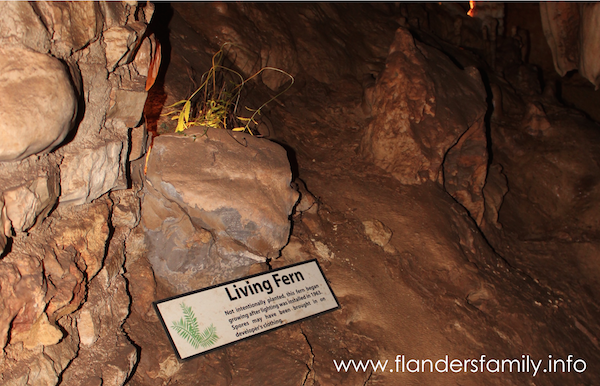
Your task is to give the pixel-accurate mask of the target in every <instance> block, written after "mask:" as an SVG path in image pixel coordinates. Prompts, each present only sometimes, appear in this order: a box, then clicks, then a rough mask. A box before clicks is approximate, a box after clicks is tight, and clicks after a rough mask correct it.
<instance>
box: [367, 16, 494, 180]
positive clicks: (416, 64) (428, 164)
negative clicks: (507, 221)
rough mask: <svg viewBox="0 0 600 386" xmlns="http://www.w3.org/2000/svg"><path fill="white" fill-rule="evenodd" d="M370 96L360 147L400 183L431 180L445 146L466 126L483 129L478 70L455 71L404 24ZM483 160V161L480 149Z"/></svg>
mask: <svg viewBox="0 0 600 386" xmlns="http://www.w3.org/2000/svg"><path fill="white" fill-rule="evenodd" d="M371 98H372V102H371V105H372V106H373V111H372V116H373V120H372V121H371V123H370V124H369V127H368V129H367V131H366V134H365V138H364V140H363V142H362V144H361V151H362V153H363V154H364V155H365V157H366V158H367V159H368V160H369V161H371V162H373V163H375V164H376V165H377V166H379V167H381V168H382V169H384V170H386V171H388V172H390V173H392V175H394V176H395V177H396V178H398V180H399V181H401V182H402V183H405V184H418V183H422V182H425V181H427V180H429V181H436V180H437V179H438V176H439V174H440V173H441V169H442V163H443V161H444V156H445V154H446V152H447V151H448V149H449V148H450V147H452V146H453V145H454V144H455V143H456V142H457V141H458V139H459V138H460V137H461V136H462V135H463V133H465V132H466V131H467V130H468V129H469V128H470V127H472V126H474V125H476V126H477V127H478V128H479V131H480V132H481V131H482V128H483V119H484V115H485V112H486V103H485V90H484V87H483V83H482V82H481V77H480V75H479V73H478V71H477V70H476V69H475V68H472V67H471V68H466V69H465V70H461V69H459V68H458V67H457V66H456V65H455V64H454V63H452V62H451V60H450V59H449V58H448V57H446V56H445V55H444V54H443V53H442V52H440V51H437V50H435V49H433V48H431V47H427V46H424V45H423V44H421V43H419V42H416V41H415V40H414V38H413V36H412V35H411V34H410V32H408V30H406V29H404V28H400V29H398V30H397V31H396V36H395V39H394V42H393V43H392V46H391V47H390V52H389V56H388V58H387V60H386V69H385V70H384V71H383V72H382V73H381V76H380V77H379V79H378V82H377V85H376V86H375V90H374V91H373V96H372V97H371ZM473 130H476V128H474V129H473ZM467 137H472V134H471V135H467ZM459 146H460V145H459ZM484 150H485V146H484ZM480 153H481V151H480ZM482 158H483V161H484V162H483V164H485V158H486V157H485V151H484V154H483V157H482ZM480 163H481V162H480ZM475 178H476V179H477V177H475ZM479 180H480V181H479V182H478V183H476V184H475V185H481V178H479ZM477 188H478V187H477V186H474V189H475V190H476V189H477ZM479 189H481V187H479Z"/></svg>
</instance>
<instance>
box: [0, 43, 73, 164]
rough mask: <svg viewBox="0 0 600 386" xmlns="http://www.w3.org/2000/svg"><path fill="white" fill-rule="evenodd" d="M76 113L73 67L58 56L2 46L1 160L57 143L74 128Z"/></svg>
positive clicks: (20, 156) (25, 154)
mask: <svg viewBox="0 0 600 386" xmlns="http://www.w3.org/2000/svg"><path fill="white" fill-rule="evenodd" d="M76 112H77V97H76V94H75V90H74V88H73V84H72V82H71V77H70V74H69V71H68V70H67V68H66V67H65V66H64V65H63V64H62V63H61V62H60V61H59V60H58V59H56V58H53V57H52V56H49V55H45V54H41V53H38V52H33V51H30V50H29V49H26V48H22V47H16V46H2V47H0V136H1V137H2V143H0V161H18V160H22V159H23V158H26V157H28V156H30V155H32V154H37V153H40V152H43V151H45V150H51V149H52V148H54V147H56V146H57V145H59V144H60V143H61V142H62V141H63V140H64V139H65V137H66V136H67V134H68V132H69V130H71V128H72V127H73V124H74V120H75V115H76Z"/></svg>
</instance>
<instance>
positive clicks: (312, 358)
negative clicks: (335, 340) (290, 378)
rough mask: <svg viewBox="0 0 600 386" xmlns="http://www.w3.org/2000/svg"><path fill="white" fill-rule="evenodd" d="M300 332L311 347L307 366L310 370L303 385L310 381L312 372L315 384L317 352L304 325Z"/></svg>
mask: <svg viewBox="0 0 600 386" xmlns="http://www.w3.org/2000/svg"><path fill="white" fill-rule="evenodd" d="M300 332H301V333H302V335H303V336H304V339H305V340H306V344H308V347H309V348H310V361H309V362H308V363H307V364H306V368H307V369H308V372H307V373H306V376H305V377H304V380H303V381H302V386H304V385H306V382H308V377H309V376H310V375H311V373H312V374H313V384H314V380H315V375H314V369H313V366H314V364H315V352H314V351H313V347H312V345H311V344H310V341H309V340H308V336H306V334H305V333H304V330H303V329H302V326H300Z"/></svg>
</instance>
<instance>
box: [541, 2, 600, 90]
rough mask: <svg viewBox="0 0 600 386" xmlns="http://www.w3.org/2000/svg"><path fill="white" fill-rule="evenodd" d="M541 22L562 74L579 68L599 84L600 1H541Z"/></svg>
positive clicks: (596, 84) (556, 67)
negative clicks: (579, 2) (580, 2)
mask: <svg viewBox="0 0 600 386" xmlns="http://www.w3.org/2000/svg"><path fill="white" fill-rule="evenodd" d="M540 12H541V16H542V26H543V28H544V35H546V40H547V41H548V45H549V46H550V49H551V50H552V57H553V59H554V68H555V69H556V72H558V73H559V74H560V76H564V75H565V74H566V73H567V72H569V71H571V70H574V69H578V70H579V72H580V73H581V75H582V76H583V77H585V78H586V79H588V80H589V81H590V82H592V83H593V84H594V85H595V86H596V89H598V87H600V59H598V50H600V37H599V36H600V24H599V20H600V5H599V4H597V3H586V4H578V3H562V2H556V3H552V2H550V3H545V2H544V3H540Z"/></svg>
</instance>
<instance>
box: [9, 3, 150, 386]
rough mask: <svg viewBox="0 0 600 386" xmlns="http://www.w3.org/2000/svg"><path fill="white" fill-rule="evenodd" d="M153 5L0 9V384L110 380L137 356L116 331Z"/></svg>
mask: <svg viewBox="0 0 600 386" xmlns="http://www.w3.org/2000/svg"><path fill="white" fill-rule="evenodd" d="M153 10H154V7H153V5H152V4H149V3H148V4H138V3H136V2H120V3H111V4H108V3H98V2H88V3H83V2H82V3H78V2H62V3H60V2H38V3H27V2H14V3H2V4H0V43H1V44H0V94H1V95H0V118H1V122H0V137H1V138H2V143H0V161H2V162H0V249H1V250H2V254H1V255H0V302H1V303H2V304H1V305H0V348H2V352H1V353H0V374H1V375H0V383H2V384H6V385H56V384H58V383H64V384H71V385H75V384H81V385H90V384H94V383H97V384H104V385H114V386H117V385H119V386H120V385H123V384H124V383H125V382H126V380H127V378H128V377H129V375H130V374H131V371H132V369H133V368H134V367H135V364H136V363H137V361H138V355H137V350H136V348H135V346H134V345H133V344H132V343H131V341H130V340H129V339H128V338H127V336H126V334H125V333H124V332H123V330H122V324H123V321H124V320H125V318H126V317H127V315H128V314H129V304H130V298H129V294H128V292H127V282H126V280H125V279H124V277H123V273H124V271H123V270H124V268H123V267H124V261H125V250H124V246H125V244H126V240H127V238H128V236H129V233H130V232H131V229H132V228H133V227H135V225H136V224H137V220H138V219H139V200H137V197H135V191H134V190H133V189H127V188H128V186H130V185H131V181H128V168H129V164H128V161H129V157H130V156H132V157H137V158H140V157H142V156H143V154H144V152H145V149H146V146H145V144H144V141H143V139H144V137H145V133H144V130H145V126H144V125H143V124H140V121H141V118H142V109H143V105H144V102H145V98H146V90H145V86H146V80H147V76H146V75H147V72H148V69H149V64H150V62H151V61H152V58H154V57H156V52H155V50H156V47H157V46H156V44H152V43H151V41H152V39H153V38H152V37H151V36H150V34H146V28H147V25H148V23H149V22H150V18H151V16H152V13H153ZM113 29H114V30H113ZM109 30H111V32H108V31H109ZM120 30H125V31H129V32H128V33H127V34H125V35H120V34H115V33H114V31H120ZM105 34H106V36H105ZM105 37H106V40H107V41H106V42H105V41H104V39H105ZM123 41H125V43H126V44H121V43H123ZM107 49H108V51H107ZM140 52H141V54H140V55H138V53H140ZM107 58H108V59H109V62H110V63H109V62H107ZM117 103H118V104H119V106H118V107H115V105H116V104H117ZM134 128H137V129H136V130H135V135H133V134H130V132H131V131H133V130H134ZM130 136H131V137H136V140H137V143H136V144H135V148H136V149H135V151H134V152H133V153H134V154H133V155H132V154H131V153H132V150H133V147H134V145H132V144H131V143H130ZM119 189H121V190H123V192H122V193H116V191H117V190H119ZM109 195H110V197H109ZM67 367H68V371H66V372H65V369H67Z"/></svg>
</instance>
